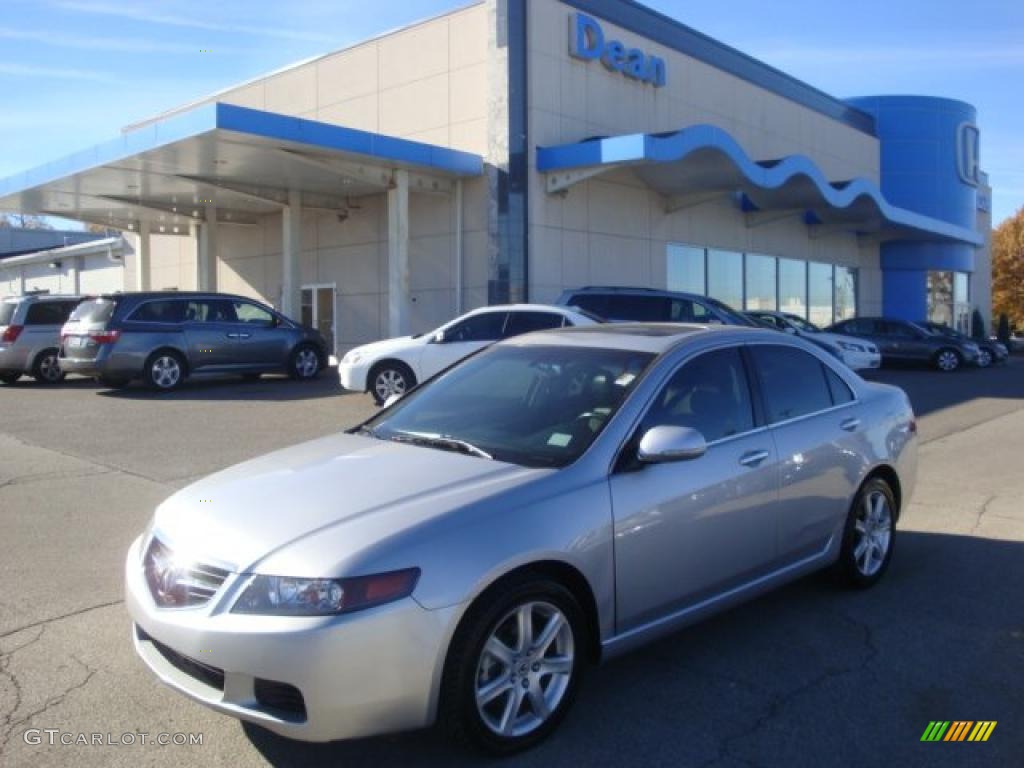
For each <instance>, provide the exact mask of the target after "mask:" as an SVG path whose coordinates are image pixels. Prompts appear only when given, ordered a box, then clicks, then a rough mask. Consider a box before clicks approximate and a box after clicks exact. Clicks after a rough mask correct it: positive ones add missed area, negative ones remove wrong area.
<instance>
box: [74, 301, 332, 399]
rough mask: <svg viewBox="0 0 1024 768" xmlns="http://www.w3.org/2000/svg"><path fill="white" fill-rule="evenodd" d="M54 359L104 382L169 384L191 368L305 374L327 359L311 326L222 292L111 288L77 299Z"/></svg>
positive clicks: (247, 373)
mask: <svg viewBox="0 0 1024 768" xmlns="http://www.w3.org/2000/svg"><path fill="white" fill-rule="evenodd" d="M60 364H61V366H62V367H63V369H64V370H65V371H67V372H69V373H71V372H73V373H79V374H82V375H84V376H92V377H94V378H97V379H99V380H100V382H101V383H102V384H104V385H105V386H109V387H122V386H125V385H127V384H128V383H129V382H130V381H132V380H133V379H141V380H142V381H143V382H144V383H146V384H148V385H149V386H150V387H152V388H153V389H157V390H170V389H174V388H176V387H177V386H179V385H180V384H181V383H182V382H183V381H184V380H185V379H186V378H187V377H189V376H192V375H195V374H207V373H210V374H214V373H216V374H225V373H236V374H241V375H242V376H245V377H253V378H255V377H258V376H259V375H260V374H262V373H271V372H275V371H282V372H286V373H288V374H289V375H291V377H292V378H295V379H312V378H315V377H316V376H317V375H319V373H320V371H321V370H323V368H324V366H326V365H327V344H326V342H325V341H324V338H323V336H321V335H320V333H319V332H318V331H316V330H315V329H313V328H307V327H306V326H303V325H301V324H300V323H297V322H295V321H294V320H289V319H288V318H287V317H285V316H284V315H282V314H280V313H279V312H276V311H274V310H273V309H271V308H270V307H268V306H266V305H265V304H261V303H259V302H258V301H254V300H252V299H248V298H245V297H244V296H232V295H229V294H223V293H184V292H177V291H162V292H151V293H124V294H120V293H115V294H110V295H104V296H97V297H95V298H91V299H88V300H87V301H84V302H82V303H81V304H80V305H79V306H78V307H77V308H76V309H75V311H74V312H73V313H72V314H71V317H70V319H69V320H68V322H67V324H66V325H65V326H64V330H63V333H62V337H61V347H60Z"/></svg>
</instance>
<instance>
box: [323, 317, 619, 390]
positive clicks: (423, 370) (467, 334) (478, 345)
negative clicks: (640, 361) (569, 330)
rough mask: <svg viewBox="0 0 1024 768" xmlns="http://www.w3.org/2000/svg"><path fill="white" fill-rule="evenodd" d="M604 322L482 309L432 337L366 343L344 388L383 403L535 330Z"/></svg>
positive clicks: (351, 355)
mask: <svg viewBox="0 0 1024 768" xmlns="http://www.w3.org/2000/svg"><path fill="white" fill-rule="evenodd" d="M598 322H601V321H600V319H599V318H597V317H595V316H593V315H590V314H588V313H586V312H582V311H580V310H578V309H574V308H570V307H552V306H547V305H542V304H506V305H500V306H492V307H482V308H481V309H475V310H473V311H472V312H468V313H466V314H465V315H462V316H461V317H457V318H455V319H454V320H452V321H450V322H448V323H446V324H445V325H442V326H441V327H440V328H438V329H436V330H434V331H431V332H430V333H420V334H417V335H416V336H401V337H399V338H396V339H386V340H384V341H378V342H374V343H373V344H365V345H364V346H361V347H356V348H355V349H353V350H351V351H350V352H348V354H346V355H345V357H344V358H342V360H341V364H340V365H339V366H338V375H339V377H340V378H341V386H342V387H344V388H345V389H348V390H352V391H353V392H369V393H370V394H372V395H373V398H374V400H376V401H377V404H378V405H380V404H382V403H384V402H385V401H386V400H387V399H388V398H389V397H391V396H392V395H398V396H401V395H404V394H405V393H406V392H408V391H409V390H410V389H412V388H413V387H414V386H416V384H418V383H419V382H421V381H426V380H427V379H429V378H430V377H431V376H433V375H434V374H436V373H439V372H440V371H443V370H444V369H445V368H447V367H448V366H450V365H454V364H455V363H457V362H458V361H459V360H461V359H462V358H464V357H467V356H469V355H471V354H473V353H474V352H476V351H477V350H479V349H482V348H483V347H486V346H488V345H489V344H493V343H494V342H496V341H498V340H500V339H507V338H511V337H512V336H518V335H520V334H523V333H529V332H531V331H543V330H550V329H552V328H564V327H569V326H579V325H595V324H596V323H598Z"/></svg>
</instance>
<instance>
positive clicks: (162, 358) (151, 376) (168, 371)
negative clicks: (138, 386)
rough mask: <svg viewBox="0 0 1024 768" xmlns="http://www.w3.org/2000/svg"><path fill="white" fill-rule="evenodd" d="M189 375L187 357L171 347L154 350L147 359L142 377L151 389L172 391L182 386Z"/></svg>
mask: <svg viewBox="0 0 1024 768" xmlns="http://www.w3.org/2000/svg"><path fill="white" fill-rule="evenodd" d="M187 375H188V369H187V368H186V366H185V358H183V357H182V356H181V355H180V354H178V353H177V352H175V351H174V350H171V349H164V350H161V351H159V352H154V353H153V354H152V355H150V356H149V359H148V360H147V361H146V368H145V370H143V372H142V377H143V379H144V380H145V382H146V385H147V386H149V388H150V389H155V390H157V391H158V392H170V391H172V390H175V389H177V388H178V387H180V386H181V383H182V382H183V381H184V380H185V377H186V376H187Z"/></svg>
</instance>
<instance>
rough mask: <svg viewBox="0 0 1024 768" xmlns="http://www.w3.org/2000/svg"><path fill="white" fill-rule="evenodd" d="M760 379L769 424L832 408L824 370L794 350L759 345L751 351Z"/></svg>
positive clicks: (816, 359) (802, 353) (805, 355)
mask: <svg viewBox="0 0 1024 768" xmlns="http://www.w3.org/2000/svg"><path fill="white" fill-rule="evenodd" d="M750 351H751V353H752V354H753V356H754V363H755V365H756V366H757V372H758V376H759V377H760V379H761V390H762V392H763V394H764V401H765V403H764V404H765V408H766V410H767V413H768V421H769V422H770V423H772V424H775V423H778V422H780V421H786V420H788V419H795V418H797V417H799V416H805V415H807V414H809V413H817V412H818V411H824V410H826V409H828V408H831V407H832V393H831V392H830V391H829V386H828V382H827V381H826V379H825V372H824V370H823V368H824V366H823V365H822V364H821V361H820V360H818V358H816V357H815V356H814V355H811V354H809V353H807V352H804V351H803V350H802V349H796V348H795V347H782V346H777V345H774V344H764V345H761V344H758V345H755V346H751V347H750Z"/></svg>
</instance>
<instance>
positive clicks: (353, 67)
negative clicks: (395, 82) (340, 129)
mask: <svg viewBox="0 0 1024 768" xmlns="http://www.w3.org/2000/svg"><path fill="white" fill-rule="evenodd" d="M378 52H379V45H378V43H377V42H376V41H374V42H370V43H366V44H365V45H360V46H357V47H355V48H350V49H348V50H346V51H340V52H339V53H335V54H332V55H331V56H328V57H327V58H325V59H321V60H320V61H319V62H317V64H316V72H317V104H318V106H319V107H320V108H321V109H323V108H324V107H327V106H329V105H331V104H337V103H338V102H341V101H350V100H352V99H354V98H355V97H357V96H368V95H370V94H373V93H376V92H377V91H378V90H379V89H380V79H379V62H378Z"/></svg>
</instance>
